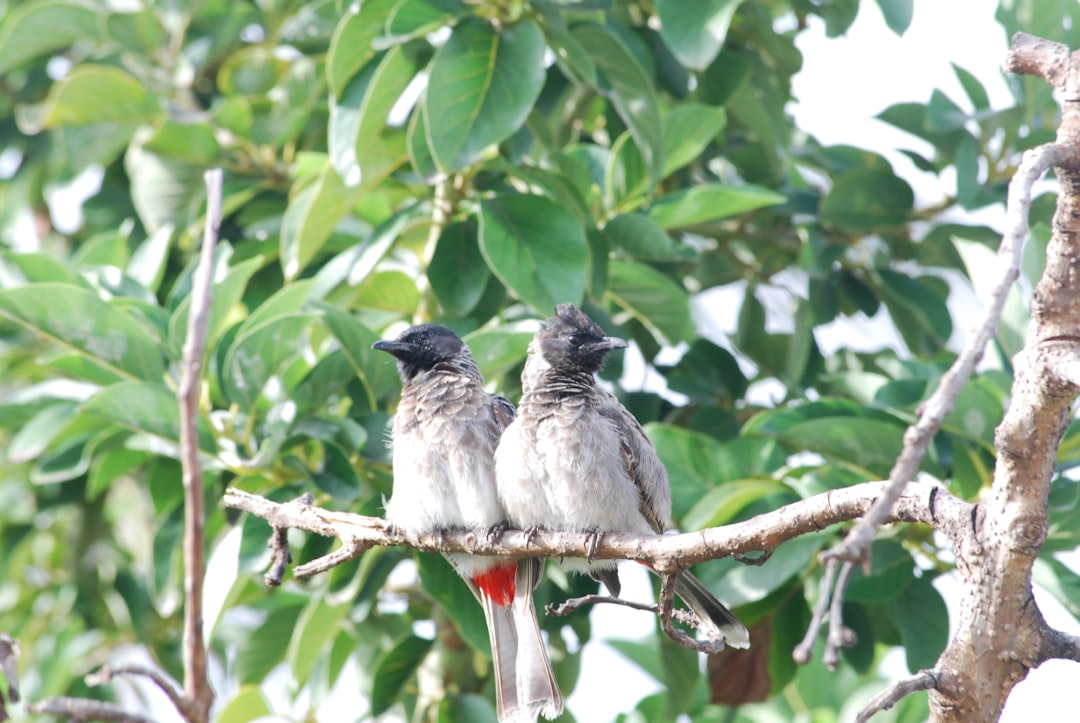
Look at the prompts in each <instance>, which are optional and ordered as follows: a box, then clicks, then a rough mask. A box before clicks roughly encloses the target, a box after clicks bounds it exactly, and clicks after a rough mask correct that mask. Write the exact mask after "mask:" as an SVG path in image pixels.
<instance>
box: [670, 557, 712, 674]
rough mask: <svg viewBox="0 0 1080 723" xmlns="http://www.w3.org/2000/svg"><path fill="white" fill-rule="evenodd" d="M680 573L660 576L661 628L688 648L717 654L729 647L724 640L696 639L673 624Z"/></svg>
mask: <svg viewBox="0 0 1080 723" xmlns="http://www.w3.org/2000/svg"><path fill="white" fill-rule="evenodd" d="M680 574H682V571H681V570H676V571H675V572H666V573H664V574H663V575H661V576H660V629H661V630H663V631H664V635H666V636H668V637H669V638H671V639H672V640H674V641H675V642H676V643H678V644H679V645H681V646H683V647H684V648H687V649H688V650H696V651H698V652H701V653H706V654H708V655H715V654H716V653H719V652H720V651H722V650H723V649H724V648H726V647H727V646H726V645H724V641H723V640H695V639H694V638H691V637H690V636H689V635H687V634H686V633H684V632H683V631H682V630H679V629H677V628H676V627H675V626H674V625H672V624H671V617H672V614H673V613H674V611H675V581H676V580H678V579H679V575H680ZM695 617H696V616H695ZM695 627H696V626H695Z"/></svg>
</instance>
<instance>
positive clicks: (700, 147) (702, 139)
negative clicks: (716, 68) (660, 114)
mask: <svg viewBox="0 0 1080 723" xmlns="http://www.w3.org/2000/svg"><path fill="white" fill-rule="evenodd" d="M738 1H739V2H741V0H738ZM726 124H727V112H726V111H725V110H724V108H723V107H717V106H711V105H703V104H701V103H684V104H682V105H678V106H675V107H674V108H672V109H671V111H669V112H668V114H667V115H666V116H664V173H663V175H664V176H665V177H667V176H669V175H671V174H672V173H674V172H675V171H677V170H679V169H680V168H682V167H683V166H685V165H686V164H688V163H691V162H693V161H694V160H696V159H698V158H700V157H701V154H702V153H703V152H704V151H705V148H706V147H707V146H708V145H709V143H711V142H712V141H713V139H715V138H716V136H717V134H719V133H720V131H721V130H723V128H724V126H725V125H726Z"/></svg>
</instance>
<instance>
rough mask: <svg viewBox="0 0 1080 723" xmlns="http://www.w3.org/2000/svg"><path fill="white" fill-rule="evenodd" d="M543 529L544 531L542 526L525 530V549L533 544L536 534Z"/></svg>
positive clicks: (534, 526)
mask: <svg viewBox="0 0 1080 723" xmlns="http://www.w3.org/2000/svg"><path fill="white" fill-rule="evenodd" d="M542 529H544V528H543V527H541V526H540V525H533V526H531V527H526V528H525V530H524V532H525V547H528V546H529V545H531V544H532V541H533V539H535V538H536V534H537V533H538V532H540V530H542Z"/></svg>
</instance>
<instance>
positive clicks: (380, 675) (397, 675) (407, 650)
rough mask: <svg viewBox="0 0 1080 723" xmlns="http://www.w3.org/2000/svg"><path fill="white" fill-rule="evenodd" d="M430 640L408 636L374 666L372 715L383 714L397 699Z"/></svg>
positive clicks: (422, 656)
mask: <svg viewBox="0 0 1080 723" xmlns="http://www.w3.org/2000/svg"><path fill="white" fill-rule="evenodd" d="M432 643H433V641H431V640H426V639H424V638H419V637H417V636H415V635H410V636H408V637H406V638H405V639H403V640H400V641H399V642H398V643H396V644H395V645H394V647H392V648H390V649H389V650H387V651H386V653H385V654H383V655H382V656H381V657H380V658H379V660H378V661H377V662H376V663H375V675H374V680H373V681H372V687H371V712H372V714H373V715H379V714H381V713H385V712H386V711H387V710H388V709H389V708H390V706H391V705H393V703H394V701H395V700H397V697H398V694H399V693H400V692H401V689H402V688H403V687H404V686H405V684H406V683H407V682H408V680H409V678H411V677H412V676H413V675H414V674H415V673H416V670H417V668H419V667H420V664H421V663H422V662H423V661H424V658H425V657H426V656H427V654H428V651H430V650H431V646H432Z"/></svg>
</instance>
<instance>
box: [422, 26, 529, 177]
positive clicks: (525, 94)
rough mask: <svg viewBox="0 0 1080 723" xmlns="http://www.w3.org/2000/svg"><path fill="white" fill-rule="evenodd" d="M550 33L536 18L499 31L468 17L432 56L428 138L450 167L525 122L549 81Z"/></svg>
mask: <svg viewBox="0 0 1080 723" xmlns="http://www.w3.org/2000/svg"><path fill="white" fill-rule="evenodd" d="M543 54H544V38H543V34H542V33H541V31H540V27H539V26H538V25H537V24H536V23H535V22H534V21H532V20H523V21H521V22H519V23H516V24H514V25H511V26H509V27H506V28H504V29H502V30H501V31H496V30H495V29H493V28H492V27H491V26H490V25H488V24H487V23H484V22H482V21H480V20H475V19H470V20H466V21H464V22H462V23H461V24H459V25H458V26H457V27H456V28H454V32H453V33H452V34H451V36H450V39H449V40H448V41H447V42H446V44H445V45H443V46H442V47H441V48H439V51H438V52H437V53H436V54H435V59H434V60H433V61H432V66H431V78H430V80H429V81H428V87H427V93H426V96H425V105H424V108H425V111H426V113H427V120H428V140H429V142H430V148H431V155H432V157H433V159H434V160H435V163H436V165H437V166H438V167H439V168H440V169H442V170H443V171H444V172H450V171H456V170H459V169H461V168H464V167H465V166H468V165H470V164H472V163H474V162H475V161H476V160H477V159H479V158H480V155H481V154H482V153H483V152H484V149H486V148H487V147H488V146H490V145H492V144H493V143H499V142H501V141H503V140H505V139H506V138H508V137H509V136H510V135H511V134H512V133H513V132H514V131H516V130H517V129H518V128H520V127H521V126H522V124H523V123H524V122H525V118H526V117H528V114H529V111H530V110H531V109H532V106H533V103H535V102H536V98H537V96H538V95H539V94H540V89H541V87H542V86H543V82H544V73H543V63H542V59H543Z"/></svg>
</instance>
